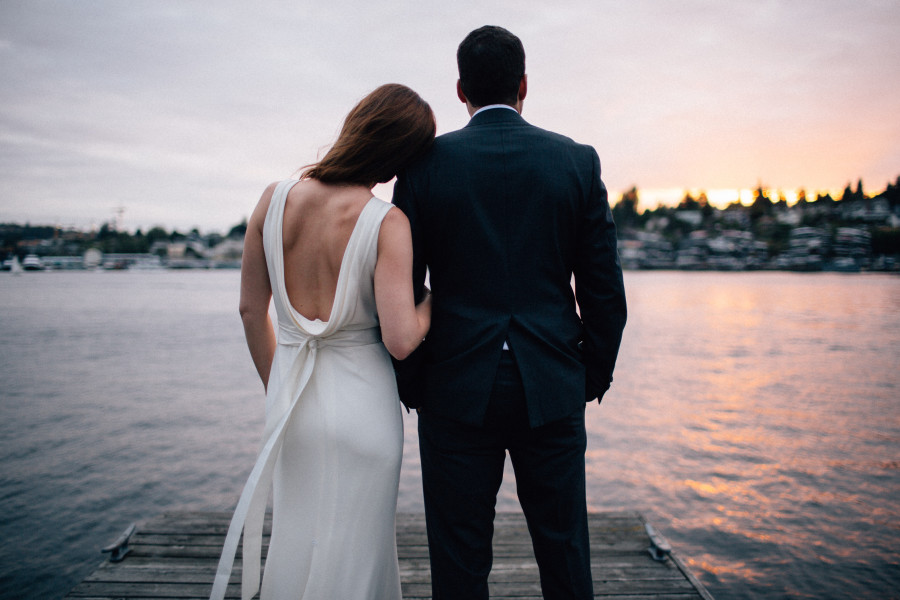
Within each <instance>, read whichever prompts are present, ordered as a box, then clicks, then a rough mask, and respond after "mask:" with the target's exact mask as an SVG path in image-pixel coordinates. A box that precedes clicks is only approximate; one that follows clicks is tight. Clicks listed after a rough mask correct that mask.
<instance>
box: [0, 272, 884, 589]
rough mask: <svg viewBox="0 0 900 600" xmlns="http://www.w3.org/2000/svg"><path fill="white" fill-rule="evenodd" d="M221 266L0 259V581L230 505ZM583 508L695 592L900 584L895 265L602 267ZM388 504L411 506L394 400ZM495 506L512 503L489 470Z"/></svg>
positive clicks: (56, 583) (234, 339) (234, 416)
mask: <svg viewBox="0 0 900 600" xmlns="http://www.w3.org/2000/svg"><path fill="white" fill-rule="evenodd" d="M238 279H239V275H238V273H237V272H235V271H159V272H72V273H64V272H58V273H25V274H22V275H19V276H13V275H11V274H9V273H2V274H0V348H2V350H0V540H2V544H0V597H2V598H61V597H62V596H64V595H65V594H66V592H67V591H68V590H69V589H71V587H73V586H74V585H75V584H76V583H77V582H78V581H80V580H81V579H82V578H83V577H84V576H86V575H87V574H88V573H90V572H91V571H92V570H93V569H94V568H95V567H96V566H97V565H98V564H99V563H100V562H101V560H103V556H101V554H100V553H99V548H100V547H102V546H104V545H106V544H108V543H109V542H111V541H112V540H113V539H115V538H116V537H117V536H118V534H119V533H121V532H122V531H123V530H124V529H125V528H126V527H127V526H128V525H129V524H130V523H132V522H134V521H140V520H141V519H146V518H149V517H152V516H154V515H157V514H159V513H161V512H163V511H166V510H181V509H191V510H225V509H230V508H232V507H233V506H234V504H235V502H236V501H237V497H238V495H239V493H240V490H241V487H242V486H243V483H244V481H245V478H246V476H247V474H248V473H249V470H250V468H251V466H252V464H253V461H254V459H255V455H256V450H257V446H258V443H259V438H260V435H261V429H262V411H263V397H262V386H261V384H259V382H258V379H257V378H256V374H255V372H254V370H253V367H252V364H251V362H250V358H249V354H248V352H247V350H246V348H245V346H244V341H243V333H242V329H241V324H240V319H239V317H238V314H237V299H238ZM626 287H627V293H628V299H629V321H628V326H627V327H626V330H625V337H624V340H623V344H622V350H621V353H620V356H619V363H618V367H617V370H616V376H615V383H614V384H613V388H612V390H611V391H610V392H609V394H608V395H607V396H606V398H605V399H604V401H603V404H602V406H599V407H598V406H596V405H591V406H590V407H589V410H588V413H587V424H588V433H589V442H588V496H589V505H590V508H591V509H596V510H607V509H621V508H629V509H630V508H636V509H639V510H641V511H643V512H644V513H645V514H646V515H647V517H648V518H649V520H650V521H651V522H652V523H653V524H654V525H655V526H656V528H657V529H658V530H660V531H661V532H662V533H663V534H664V535H665V536H666V537H667V538H668V539H669V540H670V541H671V542H672V544H673V546H674V548H675V550H676V552H678V553H679V555H680V556H681V557H682V558H683V559H684V560H685V562H687V563H688V565H689V566H690V568H691V569H692V570H693V571H694V573H695V574H696V575H697V576H698V577H699V578H700V580H701V581H703V583H704V584H705V585H706V586H707V587H708V589H709V590H710V591H711V592H712V594H713V595H714V596H715V597H716V598H717V599H719V600H728V599H741V598H872V599H874V598H890V597H898V594H900V592H898V590H900V500H898V498H900V278H898V277H896V276H890V275H868V274H852V275H838V274H821V273H820V274H792V273H681V272H629V273H626ZM404 418H405V424H406V445H405V450H404V465H403V473H402V477H401V491H400V501H399V509H400V510H402V511H421V510H422V502H421V498H420V492H419V486H420V475H419V468H418V467H419V466H418V455H417V454H418V450H417V446H416V444H417V440H416V430H415V416H414V415H407V416H406V417H404ZM507 474H508V478H507V479H506V480H505V481H504V486H503V488H502V490H501V497H500V499H499V501H498V509H500V510H516V509H517V508H518V504H517V501H516V496H515V487H514V483H513V481H512V478H511V475H510V474H509V470H508V472H507Z"/></svg>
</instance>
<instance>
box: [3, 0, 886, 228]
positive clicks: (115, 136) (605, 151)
mask: <svg viewBox="0 0 900 600" xmlns="http://www.w3.org/2000/svg"><path fill="white" fill-rule="evenodd" d="M552 4H557V3H551V2H547V1H546V0H541V1H533V0H521V1H517V2H511V1H502V2H500V1H494V0H457V1H455V2H429V1H425V0H419V1H417V2H413V1H409V2H399V1H387V2H377V1H374V0H352V1H343V0H334V1H328V2H306V1H295V2H260V3H256V2H247V1H246V0H240V1H235V2H231V1H227V2H189V1H168V0H153V1H85V2H70V1H61V0H60V1H52V2H47V1H39V0H27V1H16V0H3V1H2V2H0V81H2V84H0V222H9V221H13V222H20V223H23V222H26V221H28V222H31V223H33V224H57V225H61V226H64V227H67V226H76V227H90V226H99V225H100V224H102V223H104V222H107V221H111V220H113V219H114V218H115V216H116V214H117V209H119V208H121V209H122V210H121V225H122V227H124V228H125V229H128V230H132V231H133V230H134V229H135V228H138V227H140V228H144V229H145V230H146V228H149V227H151V226H154V225H160V226H163V227H165V228H167V229H171V228H178V229H180V230H187V229H190V228H192V227H198V228H200V229H201V230H202V231H204V232H206V231H213V230H218V231H225V230H227V229H228V228H229V227H230V226H231V225H234V224H235V223H238V222H239V221H241V219H243V218H244V217H246V216H248V215H249V213H250V211H251V210H252V208H253V206H254V204H255V203H256V200H257V199H258V197H259V194H260V193H261V192H262V190H263V188H264V187H265V186H266V184H268V183H269V182H271V181H274V180H278V179H284V178H288V177H290V176H292V175H293V174H294V173H295V171H296V169H297V168H298V167H300V166H302V165H304V164H307V163H309V162H312V161H314V160H316V158H317V154H318V152H319V151H320V150H321V149H322V148H325V147H327V145H328V144H329V143H330V142H331V141H333V138H334V135H335V134H336V132H337V130H338V128H339V126H340V123H341V120H342V119H343V117H344V115H345V114H346V112H347V111H348V110H349V109H350V108H351V107H352V106H353V104H355V102H356V101H357V100H359V99H360V98H361V97H362V96H363V95H365V94H366V93H367V92H368V91H370V90H371V89H373V88H375V87H376V86H378V85H380V84H382V83H388V82H399V83H404V84H407V85H409V86H410V87H412V88H413V89H415V90H416V91H418V92H419V93H420V94H421V95H422V96H423V97H424V98H425V99H426V100H427V101H428V102H429V103H431V105H432V107H433V108H434V110H435V113H436V115H437V119H438V130H439V133H441V132H446V131H451V130H453V129H457V128H459V127H462V126H463V125H465V123H466V121H467V118H468V116H467V114H466V111H465V108H464V106H463V105H462V104H460V103H459V102H458V100H457V99H456V95H455V82H456V77H457V74H456V64H455V52H456V47H457V45H458V44H459V42H460V41H461V40H462V38H463V37H464V36H465V35H466V34H467V33H468V32H469V31H470V30H472V29H474V28H476V27H478V26H481V25H484V24H496V25H502V26H504V27H507V28H508V29H510V30H511V31H513V32H514V33H516V34H517V35H518V36H519V37H520V38H521V39H522V41H523V43H524V45H525V51H526V56H527V72H528V77H529V94H528V98H527V99H526V101H525V107H524V113H523V116H524V117H525V118H526V119H527V120H528V121H529V122H531V123H532V124H534V125H537V126H540V127H544V128H547V129H551V130H555V131H558V132H560V133H563V134H565V135H568V136H569V137H572V138H573V139H575V140H577V141H579V142H583V143H587V144H591V145H593V146H594V147H596V149H597V151H598V153H599V155H600V160H601V163H602V165H603V179H604V181H605V182H606V184H607V186H608V187H609V189H610V190H611V194H610V197H611V199H613V200H616V199H618V196H619V194H620V193H621V192H622V191H624V190H626V189H628V188H630V187H631V186H637V187H638V190H639V192H640V197H641V202H642V204H643V205H644V206H653V205H654V204H655V203H656V202H658V201H665V202H675V201H677V200H678V199H680V197H682V196H683V195H684V192H685V190H694V191H699V190H705V191H707V193H708V195H709V196H710V197H711V198H712V199H714V200H717V201H719V202H727V201H728V200H730V199H734V198H736V197H737V194H738V191H737V190H739V189H750V188H754V187H756V186H757V185H758V184H761V185H763V186H765V187H768V188H770V189H772V190H776V193H777V190H779V189H781V190H785V191H787V192H791V191H793V190H794V189H796V188H798V187H804V188H805V189H806V190H807V193H808V194H809V195H814V194H815V192H816V191H819V190H837V191H839V190H841V189H843V187H844V186H845V185H846V184H847V183H848V182H852V184H853V185H854V186H855V185H856V181H857V179H860V178H861V179H862V180H863V184H864V186H865V190H866V191H867V192H877V191H880V190H882V189H884V187H885V185H886V184H887V183H888V182H889V181H895V180H896V178H897V176H898V175H900V44H898V43H897V33H896V32H897V31H900V2H897V1H896V0H846V1H845V0H784V1H778V0H766V1H747V2H737V1H723V0H672V1H669V0H658V1H650V0H631V1H627V2H626V1H616V2H613V1H601V0H575V1H561V2H560V3H559V6H551V5H552ZM376 193H377V195H379V196H380V197H382V198H385V199H389V198H390V188H389V186H383V187H380V188H379V189H377V190H376Z"/></svg>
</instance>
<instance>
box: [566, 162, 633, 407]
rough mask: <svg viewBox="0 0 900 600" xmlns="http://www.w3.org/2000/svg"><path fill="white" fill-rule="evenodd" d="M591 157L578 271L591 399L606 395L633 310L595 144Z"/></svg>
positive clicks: (577, 291)
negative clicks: (627, 301) (629, 310)
mask: <svg viewBox="0 0 900 600" xmlns="http://www.w3.org/2000/svg"><path fill="white" fill-rule="evenodd" d="M591 161H592V163H591V164H592V171H591V185H590V193H589V194H588V197H587V198H586V199H585V205H584V208H583V211H582V215H581V219H580V220H579V228H578V232H577V235H578V243H577V258H576V262H575V273H574V274H575V296H576V298H577V300H578V307H579V309H580V311H581V321H582V324H583V327H584V329H583V333H584V337H583V340H582V359H583V361H584V365H585V372H586V376H587V382H586V387H585V399H586V400H587V401H591V400H593V399H594V398H598V399H600V398H602V397H603V394H604V393H605V392H606V390H608V389H609V385H610V383H611V382H612V373H613V369H614V367H615V364H616V356H617V355H618V353H619V344H620V343H621V341H622V330H623V329H624V327H625V320H626V316H627V310H626V306H625V286H624V283H623V281H622V267H621V266H620V264H619V253H618V250H617V248H616V226H615V224H614V223H613V218H612V213H611V211H610V209H609V201H608V198H607V192H606V186H605V185H604V184H603V181H602V180H601V179H600V158H599V157H598V156H597V152H596V151H595V150H594V149H593V148H591Z"/></svg>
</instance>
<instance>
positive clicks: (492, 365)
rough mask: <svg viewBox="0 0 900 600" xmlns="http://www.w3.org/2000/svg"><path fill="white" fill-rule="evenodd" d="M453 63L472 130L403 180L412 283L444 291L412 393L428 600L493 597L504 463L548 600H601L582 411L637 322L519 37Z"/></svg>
mask: <svg viewBox="0 0 900 600" xmlns="http://www.w3.org/2000/svg"><path fill="white" fill-rule="evenodd" d="M457 63H458V67H459V81H458V82H457V95H458V96H459V99H460V100H461V101H462V102H464V103H465V104H466V108H467V109H468V111H469V115H470V116H471V117H472V118H471V121H469V124H468V125H467V126H466V127H464V128H463V129H461V130H459V131H455V132H452V133H448V134H446V135H442V136H440V137H439V138H437V140H435V143H434V146H433V148H432V150H431V151H430V152H429V154H427V155H426V156H425V157H424V158H423V159H422V160H421V161H419V162H418V163H416V164H414V165H413V166H411V167H410V168H409V169H408V170H407V171H406V172H405V173H403V174H401V176H400V177H399V179H398V181H397V183H396V186H395V188H394V200H393V201H394V204H396V205H397V206H398V207H399V208H400V209H402V210H403V212H404V213H406V215H407V216H408V217H409V221H410V225H411V227H412V234H413V248H414V253H415V258H414V265H413V276H414V278H415V283H416V288H417V289H418V290H420V289H421V286H422V284H423V281H424V279H425V272H426V269H427V270H428V272H429V279H430V285H431V288H432V290H433V292H434V304H433V314H432V321H431V331H430V333H429V334H428V337H427V339H426V340H425V342H424V343H423V345H422V348H421V350H420V352H421V363H422V364H421V365H420V369H421V386H420V389H419V397H417V398H415V399H414V400H415V404H417V405H420V410H419V419H418V422H419V448H420V452H421V461H422V480H423V487H424V496H425V515H426V521H427V530H428V545H429V551H430V555H431V573H432V590H433V597H434V599H435V600H449V599H459V600H477V599H482V598H485V599H486V598H488V586H487V578H488V574H489V573H490V570H491V562H492V551H491V538H492V535H493V520H494V507H495V504H496V498H497V491H498V489H499V487H500V482H501V480H502V476H503V465H504V460H505V456H506V453H507V452H509V456H510V460H511V462H512V465H513V468H514V470H515V476H516V487H517V492H518V497H519V502H520V503H521V505H522V511H523V512H524V514H525V518H526V519H527V522H528V529H529V531H530V533H531V537H532V542H533V545H534V552H535V556H536V558H537V563H538V567H539V569H540V576H541V587H542V590H543V594H544V598H547V599H551V598H552V599H556V598H578V599H582V598H584V599H586V598H592V597H593V592H592V580H591V570H590V547H589V542H588V529H587V503H586V499H585V467H584V455H585V448H586V434H585V425H584V417H585V403H586V402H590V401H591V400H593V399H595V398H596V399H599V398H601V397H602V396H603V394H604V392H605V391H606V390H607V389H608V388H609V385H610V381H611V380H612V372H613V367H614V365H615V360H616V354H617V352H618V349H619V342H620V340H621V337H622V328H623V327H624V326H625V313H626V311H625V291H624V287H623V284H622V271H621V268H620V266H619V260H618V255H617V253H616V230H615V225H614V224H613V220H612V216H611V214H610V210H609V204H608V203H607V195H606V188H605V186H604V185H603V182H602V181H601V180H600V161H599V158H598V157H597V153H596V152H595V151H594V149H593V148H591V147H590V146H584V145H580V144H576V143H575V142H573V141H572V140H570V139H568V138H565V137H563V136H560V135H557V134H554V133H551V132H548V131H544V130H542V129H538V128H537V127H534V126H532V125H530V124H528V123H527V122H525V120H523V119H522V117H521V116H520V114H519V113H521V112H522V102H523V101H524V99H525V95H526V92H527V91H528V85H527V83H528V82H527V77H526V75H525V51H524V49H523V47H522V43H521V41H520V40H519V38H517V37H516V36H515V35H513V34H512V33H510V32H509V31H507V30H505V29H503V28H501V27H493V26H486V27H481V28H480V29H477V30H475V31H473V32H472V33H470V34H469V35H468V36H467V37H466V38H465V39H464V40H463V42H462V43H461V44H460V46H459V49H458V51H457ZM573 274H574V277H575V289H576V290H577V291H576V292H575V293H574V294H573V291H572V285H571V281H572V276H573ZM576 298H577V301H578V308H577V309H576V305H575V300H576ZM579 309H580V316H579V312H578V310H579ZM403 368H404V367H403V365H401V366H400V369H401V370H402V369H403ZM410 400H411V399H410V398H405V399H404V401H407V402H408V403H411V402H409V401H410Z"/></svg>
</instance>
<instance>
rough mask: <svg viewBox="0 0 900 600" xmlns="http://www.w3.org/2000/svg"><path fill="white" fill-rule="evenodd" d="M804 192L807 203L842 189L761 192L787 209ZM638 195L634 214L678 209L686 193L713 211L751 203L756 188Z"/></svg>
mask: <svg viewBox="0 0 900 600" xmlns="http://www.w3.org/2000/svg"><path fill="white" fill-rule="evenodd" d="M801 190H804V191H805V192H806V199H807V200H809V201H810V202H811V201H813V200H815V199H816V196H817V195H818V194H830V195H831V197H832V198H834V199H838V198H840V197H841V196H842V195H843V193H844V191H843V190H816V189H811V188H802V187H800V188H784V189H782V188H767V187H765V186H763V191H765V193H766V195H768V197H769V198H771V200H772V201H773V202H778V200H779V198H780V197H781V196H784V199H785V200H786V201H787V204H788V206H793V205H794V204H796V203H797V200H798V199H799V197H800V191H801ZM626 191H627V190H610V191H609V200H610V205H612V206H615V205H616V204H617V203H618V202H619V200H620V199H621V198H622V194H624V193H625V192H626ZM637 194H638V212H643V211H645V210H653V209H655V208H657V207H658V206H678V205H679V204H681V201H682V200H683V199H684V197H685V195H686V194H690V195H691V196H692V197H693V198H694V199H697V198H698V197H699V196H700V195H701V194H706V198H707V199H708V200H709V203H710V204H711V205H712V206H714V207H715V208H719V209H722V208H725V207H726V206H728V205H729V204H732V203H734V202H735V201H740V203H741V204H742V205H744V206H750V205H751V204H753V199H754V196H755V195H756V188H730V189H710V190H704V189H701V188H655V189H641V188H638V189H637Z"/></svg>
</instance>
